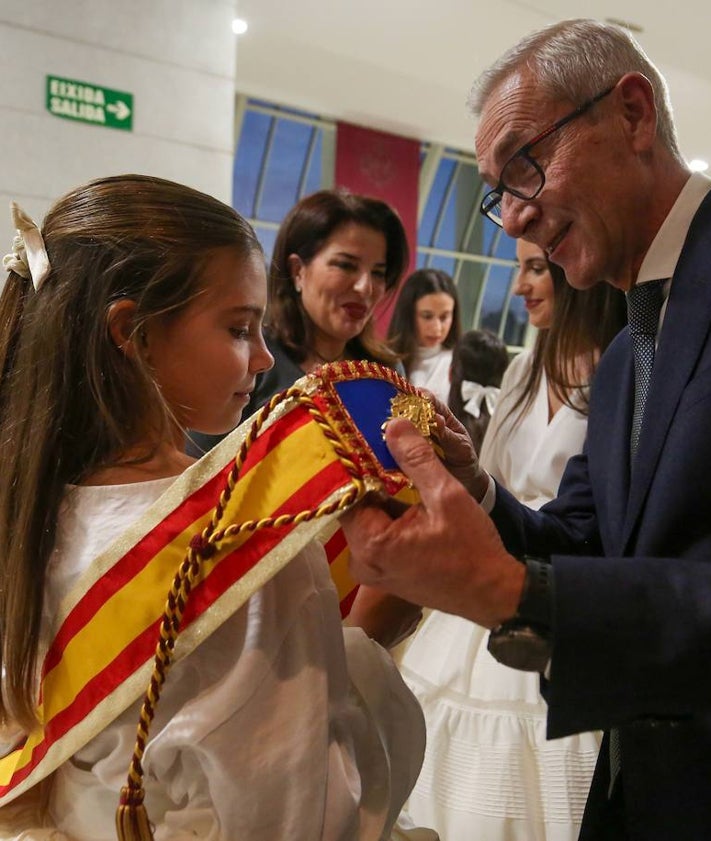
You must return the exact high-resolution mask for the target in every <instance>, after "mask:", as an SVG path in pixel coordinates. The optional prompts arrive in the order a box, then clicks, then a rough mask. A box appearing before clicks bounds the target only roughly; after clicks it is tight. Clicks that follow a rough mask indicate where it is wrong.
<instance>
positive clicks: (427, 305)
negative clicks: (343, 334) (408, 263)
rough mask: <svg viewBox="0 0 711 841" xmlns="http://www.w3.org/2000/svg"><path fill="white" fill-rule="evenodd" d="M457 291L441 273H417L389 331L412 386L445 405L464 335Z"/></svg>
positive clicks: (397, 306) (407, 285)
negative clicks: (455, 349)
mask: <svg viewBox="0 0 711 841" xmlns="http://www.w3.org/2000/svg"><path fill="white" fill-rule="evenodd" d="M461 331H462V328H461V324H460V318H459V301H458V299H457V287H456V286H455V285H454V281H453V280H452V278H451V277H450V276H449V275H448V274H447V273H446V272H443V271H442V270H441V269H418V270H417V271H415V272H413V273H412V274H411V275H410V276H409V277H408V278H407V280H406V281H405V283H404V284H403V286H402V289H401V290H400V294H399V295H398V299H397V303H396V304H395V309H394V311H393V317H392V319H391V321H390V326H389V328H388V342H389V344H390V347H391V348H392V349H393V350H394V351H395V353H397V354H398V356H399V357H400V359H401V361H402V363H403V365H404V366H405V374H406V376H407V378H408V379H409V380H410V382H411V383H412V384H413V385H416V386H418V387H421V388H426V389H428V390H429V391H431V392H432V393H433V394H434V395H435V397H438V398H439V399H440V400H441V401H442V402H443V403H446V402H447V398H448V396H449V368H450V365H451V364H452V348H453V347H454V346H455V345H456V343H457V341H458V339H459V336H460V335H461Z"/></svg>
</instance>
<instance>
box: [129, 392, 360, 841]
mask: <svg viewBox="0 0 711 841" xmlns="http://www.w3.org/2000/svg"><path fill="white" fill-rule="evenodd" d="M292 397H293V398H296V400H297V401H298V402H299V403H301V404H302V405H304V406H305V407H306V408H307V409H308V411H309V414H310V415H311V417H312V418H313V420H314V421H315V422H316V423H317V424H318V425H319V427H320V429H321V431H322V432H323V434H324V435H325V436H326V438H327V439H328V440H329V442H330V443H331V446H332V447H333V449H334V452H335V453H336V455H337V456H338V459H339V461H340V462H341V464H342V465H343V466H344V468H345V469H346V471H347V472H348V475H349V476H350V479H351V482H352V486H351V487H350V488H349V489H348V490H347V491H346V493H345V494H344V495H343V496H342V497H341V498H340V499H338V500H335V501H332V502H329V503H323V504H321V505H319V506H318V507H317V508H310V509H306V510H303V511H300V512H298V513H297V514H281V515H279V516H277V517H265V518H262V519H259V520H246V521H244V522H242V523H238V524H236V523H233V524H231V525H229V526H227V527H226V528H223V529H219V528H218V526H219V524H220V521H221V520H222V517H223V516H224V512H225V508H226V506H227V503H228V502H229V499H230V497H231V496H232V493H233V491H234V488H235V485H236V484H237V480H238V478H239V473H240V470H241V469H242V467H243V465H244V461H245V459H246V456H247V453H248V451H249V448H250V447H251V446H252V444H253V443H254V441H255V440H256V439H257V437H258V435H259V432H260V431H261V429H262V427H263V426H264V423H265V422H266V420H267V418H268V417H269V415H270V414H271V412H272V411H273V410H274V409H275V408H276V407H277V406H278V405H279V404H280V403H282V402H284V401H285V400H287V399H289V398H292ZM365 492H366V487H365V483H364V482H363V480H362V478H361V477H360V475H359V473H358V468H357V466H356V464H355V463H354V462H353V460H352V458H351V457H350V455H349V453H348V452H347V451H346V449H345V448H344V447H343V445H342V443H341V440H340V438H339V437H338V435H336V433H335V432H334V430H333V428H332V427H331V424H330V423H329V421H328V419H327V418H326V416H325V415H324V413H323V412H322V411H321V409H320V408H319V407H318V406H317V405H316V403H314V401H313V400H312V399H311V398H310V397H309V396H308V395H305V394H304V393H303V392H302V391H301V389H300V388H298V387H294V386H292V387H290V388H287V389H285V390H283V391H281V392H279V393H278V394H275V395H274V397H272V398H271V400H270V401H269V402H268V403H267V404H266V405H265V406H263V407H262V409H260V411H259V412H258V414H257V415H256V417H255V419H254V421H253V422H252V425H251V426H250V429H249V432H248V433H247V435H246V437H245V439H244V440H243V442H242V445H241V446H240V449H239V452H238V453H237V456H236V457H235V459H234V463H233V465H232V468H231V469H230V472H229V473H228V475H227V478H226V481H225V486H224V487H223V489H222V491H221V492H220V496H219V498H218V501H217V504H216V505H215V507H214V509H213V512H212V515H211V517H210V522H209V523H208V525H207V526H206V527H205V528H204V529H203V531H202V532H201V533H200V534H196V535H195V536H194V537H193V539H192V540H191V541H190V545H189V548H188V551H187V553H186V555H185V558H184V559H183V561H182V563H181V564H180V566H179V567H178V571H177V572H176V574H175V577H174V579H173V582H172V585H171V588H170V591H169V593H168V598H167V600H166V606H165V610H164V612H163V618H162V621H161V625H160V635H159V639H158V643H157V645H156V650H155V655H154V661H153V671H152V673H151V677H150V681H149V684H148V688H147V689H146V692H145V695H144V698H143V704H142V705H141V712H140V715H139V722H138V727H137V731H136V742H135V745H134V749H133V755H132V757H131V762H130V764H129V769H128V779H127V783H126V785H125V786H123V787H122V789H121V794H120V798H119V806H118V809H117V812H116V830H117V835H118V838H119V841H153V831H152V828H151V824H150V821H149V820H148V815H147V813H146V810H145V806H144V803H143V801H144V797H145V792H144V789H143V773H144V771H143V756H144V753H145V749H146V745H147V743H148V733H149V730H150V726H151V723H152V722H153V719H154V717H155V709H156V705H157V704H158V701H159V699H160V694H161V690H162V687H163V684H164V683H165V680H166V677H167V675H168V671H169V669H170V666H171V665H172V660H173V652H174V649H175V643H176V641H177V638H178V635H179V633H180V626H181V622H182V618H183V614H184V612H185V606H186V604H187V601H188V598H189V597H190V593H191V592H192V589H193V586H194V584H195V581H196V579H197V578H198V577H199V575H200V572H201V568H202V561H203V560H204V559H207V558H210V557H212V556H213V555H214V554H215V552H216V551H217V550H218V547H219V544H220V543H221V542H222V541H223V540H225V539H227V538H233V537H236V536H237V535H239V534H242V533H245V532H255V531H259V530H261V529H265V528H281V527H284V526H288V525H292V524H293V525H295V526H298V525H300V524H301V523H304V522H308V521H310V520H314V519H318V518H319V517H324V516H328V515H329V514H332V513H334V512H335V511H343V510H344V509H345V508H347V507H349V506H350V505H352V504H354V503H355V502H357V501H358V500H360V499H361V498H362V497H363V496H364V495H365Z"/></svg>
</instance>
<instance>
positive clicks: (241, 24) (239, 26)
mask: <svg viewBox="0 0 711 841" xmlns="http://www.w3.org/2000/svg"><path fill="white" fill-rule="evenodd" d="M232 31H233V32H234V34H235V35H244V33H245V32H246V31H247V21H246V20H242V18H235V19H234V20H233V21H232Z"/></svg>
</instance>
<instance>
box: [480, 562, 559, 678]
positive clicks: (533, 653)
mask: <svg viewBox="0 0 711 841" xmlns="http://www.w3.org/2000/svg"><path fill="white" fill-rule="evenodd" d="M522 562H523V563H524V564H525V565H526V577H525V579H524V583H523V591H522V593H521V600H520V602H519V605H518V609H517V611H516V615H515V616H514V617H513V618H512V619H509V620H508V621H507V622H504V623H503V624H501V625H499V626H498V627H497V628H493V629H492V631H491V633H490V634H489V643H488V649H489V652H490V654H491V655H492V656H493V657H494V658H495V659H496V660H498V661H499V662H500V663H503V664H504V665H505V666H511V668H514V669H521V670H523V671H527V672H543V671H545V669H546V668H547V666H548V663H549V661H550V658H551V652H552V647H553V646H552V639H551V633H552V627H553V586H554V580H553V568H552V566H551V564H550V562H549V561H547V560H544V559H542V558H533V557H530V556H526V557H524V558H523V559H522Z"/></svg>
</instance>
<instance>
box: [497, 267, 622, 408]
mask: <svg viewBox="0 0 711 841" xmlns="http://www.w3.org/2000/svg"><path fill="white" fill-rule="evenodd" d="M546 262H548V261H546ZM548 269H549V271H550V273H551V277H552V278H553V290H554V296H555V297H554V303H553V318H552V322H551V326H550V328H549V329H547V330H539V331H538V336H537V337H536V343H535V345H534V347H533V360H532V364H531V370H530V372H529V375H528V378H527V380H526V383H525V385H524V388H523V391H522V392H521V395H520V397H519V398H518V400H517V401H516V403H514V405H513V406H512V407H511V409H510V411H509V414H512V413H513V412H518V417H519V418H521V417H523V415H524V414H525V413H526V411H527V410H528V409H529V407H530V406H531V404H532V403H533V401H534V399H535V396H536V392H537V391H538V387H539V385H540V382H541V376H542V373H543V371H545V374H546V378H547V380H548V383H549V385H550V386H551V387H552V388H553V393H554V394H555V395H556V397H557V398H558V399H559V400H561V401H562V402H563V403H564V404H565V405H566V406H569V407H570V408H572V409H575V410H576V411H578V412H581V413H582V414H585V415H587V413H588V389H587V384H586V383H580V381H579V379H580V374H579V372H580V371H581V370H585V371H590V375H591V376H592V374H593V372H594V371H595V368H596V367H597V362H598V359H599V358H600V356H601V355H602V354H603V353H604V352H605V350H606V348H607V346H608V345H609V344H610V342H611V341H612V340H613V339H614V338H615V336H616V335H617V334H618V333H619V332H620V330H621V329H622V328H623V327H624V326H625V325H626V324H627V302H626V299H625V295H624V292H621V291H620V290H619V289H615V288H614V287H613V286H610V285H609V284H607V283H598V284H596V285H595V286H593V287H592V288H591V289H585V290H580V289H573V287H572V286H571V285H570V284H569V283H568V282H567V280H566V279H565V273H564V272H563V270H562V269H561V268H560V266H557V265H556V264H555V263H551V262H548Z"/></svg>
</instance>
